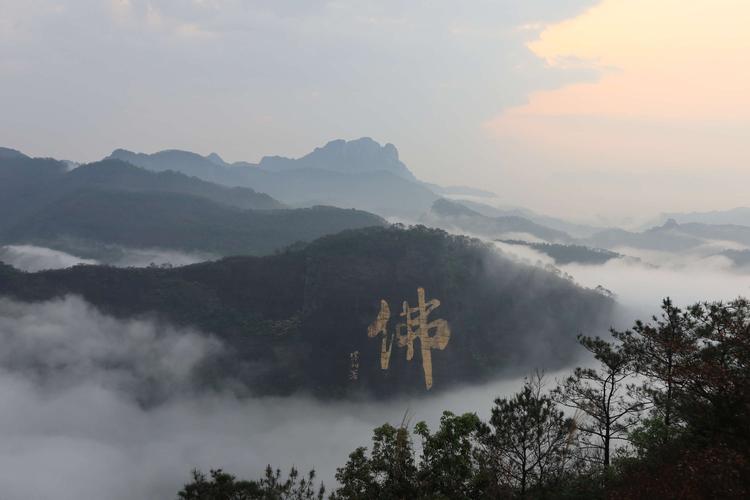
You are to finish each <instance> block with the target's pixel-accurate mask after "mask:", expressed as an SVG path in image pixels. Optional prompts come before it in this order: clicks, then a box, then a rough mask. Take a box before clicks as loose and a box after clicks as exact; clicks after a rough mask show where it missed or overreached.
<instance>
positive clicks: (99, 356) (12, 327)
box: [0, 297, 518, 500]
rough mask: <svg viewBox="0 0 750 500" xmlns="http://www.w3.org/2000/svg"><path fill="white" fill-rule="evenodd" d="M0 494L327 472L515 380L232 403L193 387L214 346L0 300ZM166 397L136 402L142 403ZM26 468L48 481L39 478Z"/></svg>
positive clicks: (201, 339) (149, 327)
mask: <svg viewBox="0 0 750 500" xmlns="http://www.w3.org/2000/svg"><path fill="white" fill-rule="evenodd" d="M0 337H1V341H2V342H3V345H4V350H3V353H2V355H1V356H0V373H1V374H2V376H1V377H0V397H1V398H2V400H3V402H4V405H3V407H4V411H3V412H2V414H0V438H1V439H2V442H3V443H4V446H3V447H2V448H1V449H0V484H3V493H4V498H7V499H11V500H12V499H21V498H53V497H54V498H58V499H63V500H66V499H80V498H108V499H123V500H124V499H132V498H143V499H157V498H158V499H164V498H172V497H173V496H175V494H176V492H177V490H178V489H179V487H180V486H181V484H182V483H183V482H185V481H187V480H188V477H189V473H190V470H191V469H192V468H195V467H199V468H202V469H208V468H215V467H223V468H225V469H226V470H229V471H232V472H235V473H237V474H240V475H242V476H248V477H252V476H257V475H259V474H260V473H261V472H262V469H263V468H264V467H265V465H266V464H267V463H269V462H270V463H272V464H274V465H277V466H280V467H283V468H288V467H289V466H291V465H296V466H298V467H301V468H309V467H313V466H315V467H316V468H317V470H318V471H319V475H320V477H321V478H322V479H323V480H325V482H326V483H327V484H328V485H329V486H331V485H332V484H333V474H334V473H335V468H336V466H339V465H342V464H343V463H344V462H345V460H346V457H347V455H348V453H349V452H351V451H353V450H354V448H356V447H357V446H359V445H365V444H368V443H367V441H368V440H369V436H370V435H371V431H372V429H373V428H374V427H375V426H377V425H380V424H382V423H383V422H386V421H390V422H392V423H394V424H398V423H399V422H400V421H401V418H402V417H403V415H404V413H405V412H407V411H408V414H409V417H410V418H411V420H412V422H416V421H418V420H427V421H428V422H433V423H434V422H436V421H437V419H438V418H439V416H440V413H441V411H442V410H443V409H451V410H453V411H457V412H463V411H478V412H480V413H482V414H485V415H486V414H487V413H488V411H489V408H490V403H491V399H492V398H493V397H494V395H497V394H504V393H508V392H510V391H512V390H513V389H515V388H516V387H517V386H518V381H508V382H498V383H495V384H491V385H489V386H485V387H473V388H463V389H457V390H455V391H452V392H448V393H443V394H441V395H440V396H439V397H435V398H432V399H427V400H411V401H409V400H397V401H391V402H389V403H388V404H380V403H376V402H368V403H358V402H347V403H336V404H330V403H326V402H319V401H315V400H313V399H310V398H308V397H305V396H298V397H289V398H262V399H245V400H241V399H238V398H236V397H234V396H233V395H232V394H230V393H215V392H200V391H198V390H196V389H194V388H193V387H192V386H191V385H190V381H191V376H192V374H193V371H194V370H195V369H197V367H198V366H199V365H200V363H201V361H202V360H204V359H206V358H208V357H210V356H212V355H214V354H215V353H217V352H218V351H219V350H220V349H221V344H220V343H219V342H218V341H217V340H215V339H213V338H211V337H210V336H207V335H204V334H199V333H198V332H195V331H185V330H176V329H173V328H171V327H168V326H166V325H162V324H157V323H154V322H152V321H147V320H142V319H140V320H128V321H120V320H115V319H113V318H110V317H107V316H104V315H102V314H100V313H99V312H97V311H96V310H94V309H93V308H92V307H90V306H89V305H87V304H86V303H85V302H83V301H82V300H80V299H77V298H74V297H68V298H65V299H61V300H56V301H50V302H46V303H37V304H23V303H17V302H13V301H8V300H5V299H3V300H0ZM153 391H157V392H158V393H159V394H160V395H161V396H162V399H161V400H160V401H159V402H158V403H157V404H146V405H144V404H143V403H142V401H141V399H142V395H143V394H144V392H147V393H150V392H153ZM31 471H37V472H39V471H43V473H42V474H37V475H36V476H35V477H34V478H32V476H31Z"/></svg>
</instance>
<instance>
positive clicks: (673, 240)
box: [586, 219, 750, 252]
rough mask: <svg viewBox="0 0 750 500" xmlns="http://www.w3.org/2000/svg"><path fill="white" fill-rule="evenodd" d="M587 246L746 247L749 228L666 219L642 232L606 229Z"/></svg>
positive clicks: (680, 249)
mask: <svg viewBox="0 0 750 500" xmlns="http://www.w3.org/2000/svg"><path fill="white" fill-rule="evenodd" d="M586 242H587V244H589V245H591V246H596V247H600V248H608V249H614V248H621V247H631V248H639V249H644V250H659V251H666V252H684V251H689V250H692V249H697V248H699V247H701V246H704V245H706V244H709V243H714V244H718V245H720V244H722V242H723V243H724V244H731V243H733V244H738V245H750V227H748V226H739V225H730V224H722V225H715V224H703V223H694V222H691V223H684V224H679V223H678V222H677V221H675V220H674V219H670V220H668V221H667V222H665V223H664V224H663V225H661V226H656V227H652V228H651V229H647V230H646V231H642V232H631V231H625V230H623V229H608V230H605V231H601V232H599V233H596V234H594V235H593V236H592V237H591V238H589V239H588V240H586Z"/></svg>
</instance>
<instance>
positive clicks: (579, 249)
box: [500, 240, 625, 265]
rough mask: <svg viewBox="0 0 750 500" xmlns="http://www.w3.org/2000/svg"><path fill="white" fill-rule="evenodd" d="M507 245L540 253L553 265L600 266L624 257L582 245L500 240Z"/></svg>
mask: <svg viewBox="0 0 750 500" xmlns="http://www.w3.org/2000/svg"><path fill="white" fill-rule="evenodd" d="M500 241H502V242H503V243H507V244H509V245H521V246H526V247H529V248H531V249H533V250H536V251H537V252H541V253H543V254H545V255H547V256H549V257H552V259H554V261H555V264H558V265H565V264H586V265H601V264H605V263H607V262H609V261H610V260H612V259H621V258H623V257H625V256H624V255H621V254H619V253H616V252H611V251H609V250H605V249H603V248H589V247H586V246H583V245H561V244H559V243H529V242H527V241H520V240H500Z"/></svg>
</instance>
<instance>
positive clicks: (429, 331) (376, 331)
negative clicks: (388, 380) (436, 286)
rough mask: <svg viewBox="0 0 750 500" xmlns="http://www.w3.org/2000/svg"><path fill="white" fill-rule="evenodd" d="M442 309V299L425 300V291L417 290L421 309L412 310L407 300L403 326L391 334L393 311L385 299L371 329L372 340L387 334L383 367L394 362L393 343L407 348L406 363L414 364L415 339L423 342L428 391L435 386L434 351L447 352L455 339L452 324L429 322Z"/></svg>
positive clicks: (369, 330)
mask: <svg viewBox="0 0 750 500" xmlns="http://www.w3.org/2000/svg"><path fill="white" fill-rule="evenodd" d="M439 306H440V301H439V300H438V299H431V300H426V299H425V292H424V288H418V289H417V306H416V307H410V306H409V303H408V302H406V301H404V303H403V307H402V311H401V315H400V316H401V317H402V318H404V320H403V323H399V324H397V325H396V330H395V332H394V333H389V332H388V321H389V320H390V318H391V310H390V307H388V303H387V302H386V301H385V300H381V301H380V312H379V313H378V317H377V318H376V319H375V321H374V322H373V323H372V324H371V325H370V326H369V327H368V328H367V335H368V336H369V337H377V336H378V335H380V334H381V333H382V334H383V339H382V344H381V348H380V368H382V369H383V370H387V369H388V365H389V363H390V359H391V350H392V348H393V341H394V340H396V342H397V343H398V346H399V347H406V360H407V361H411V360H412V358H413V357H414V340H415V339H419V347H420V351H421V354H422V369H423V370H424V383H425V387H426V388H427V390H429V389H430V388H431V387H432V349H440V350H441V351H442V350H443V349H445V346H447V345H448V341H449V340H450V337H451V330H450V327H449V326H448V322H447V321H445V320H444V319H436V320H433V321H428V319H429V318H428V316H429V315H430V313H431V312H432V311H434V310H435V309H437V308H438V307H439Z"/></svg>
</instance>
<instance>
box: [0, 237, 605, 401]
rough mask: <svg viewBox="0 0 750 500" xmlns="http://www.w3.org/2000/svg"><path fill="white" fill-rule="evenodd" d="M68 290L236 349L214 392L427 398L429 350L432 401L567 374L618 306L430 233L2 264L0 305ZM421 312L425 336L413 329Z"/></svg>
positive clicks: (215, 371)
mask: <svg viewBox="0 0 750 500" xmlns="http://www.w3.org/2000/svg"><path fill="white" fill-rule="evenodd" d="M419 290H422V291H419ZM66 294H75V295H77V296H80V297H82V298H84V299H85V300H86V301H88V302H90V303H92V304H93V305H94V306H96V307H97V308H99V309H101V310H102V311H104V312H106V313H108V314H113V315H115V316H120V317H134V316H140V315H143V314H150V315H152V316H154V317H156V318H160V319H164V320H166V321H169V322H170V323H174V324H177V325H186V326H192V327H195V328H199V329H200V330H202V331H205V332H210V333H212V334H214V335H216V336H217V337H218V338H220V339H221V340H222V341H224V343H225V344H226V346H227V349H226V350H225V352H224V354H223V357H222V358H221V359H220V360H219V362H218V363H216V364H214V365H211V366H207V367H205V372H204V375H203V379H204V382H205V383H206V384H216V386H217V387H221V388H225V387H227V383H226V381H227V380H231V381H232V382H233V383H232V386H233V387H244V388H246V390H247V391H248V392H249V393H252V394H290V393H293V392H297V391H305V392H308V393H313V394H315V395H317V396H321V397H349V396H353V395H360V396H375V397H381V398H382V397H392V396H396V395H399V394H404V393H414V394H423V393H425V392H426V389H427V387H428V386H427V378H426V368H425V367H426V366H427V365H425V363H426V355H424V354H423V351H424V350H425V346H428V345H429V346H431V347H432V348H429V349H427V351H428V352H429V357H430V361H429V367H430V368H431V370H430V373H431V375H432V383H433V385H432V388H431V390H433V391H440V390H442V389H445V388H448V387H450V386H452V385H454V384H456V383H462V382H473V381H482V380H487V379H489V378H491V377H495V376H498V375H502V374H505V375H520V374H525V373H527V372H528V371H529V370H531V369H533V368H535V367H537V368H538V367H545V368H547V369H551V370H552V369H556V368H560V367H562V366H567V365H569V364H570V363H572V362H573V361H574V360H575V357H576V356H577V354H578V348H577V343H576V339H575V335H576V334H578V333H588V334H594V333H597V332H599V331H601V330H602V329H604V328H606V327H608V326H609V325H610V323H611V314H612V311H613V306H614V302H613V301H612V300H611V299H610V298H608V297H606V296H604V295H602V294H600V293H597V292H595V291H592V290H587V289H583V288H580V287H578V286H577V285H575V284H574V283H573V282H572V281H569V280H566V279H563V278H561V277H559V276H557V275H555V274H553V273H550V272H547V271H545V270H543V269H540V268H536V267H532V266H525V265H521V264H518V263H515V262H514V261H511V260H510V259H508V258H505V257H503V256H502V255H500V254H499V253H498V252H496V251H494V250H493V249H492V248H491V247H490V246H489V245H487V244H483V243H481V242H479V241H477V240H471V239H469V238H466V237H455V236H450V235H448V234H446V233H444V232H442V231H439V230H435V229H428V228H425V227H416V228H412V229H408V230H407V229H400V228H398V227H389V228H378V227H374V228H366V229H359V230H350V231H344V232H342V233H339V234H336V235H333V236H326V237H324V238H322V239H319V240H317V241H315V242H313V243H311V244H309V245H306V246H304V247H300V248H297V249H294V250H289V251H285V252H282V253H279V254H275V255H271V256H266V257H233V258H228V259H224V260H220V261H216V262H207V263H202V264H196V265H191V266H186V267H179V268H173V269H160V268H147V269H118V268H114V267H100V266H79V267H73V268H69V269H64V270H59V271H45V272H40V273H35V274H31V273H22V272H20V271H16V270H14V269H13V268H11V267H9V266H3V265H1V264H0V295H6V296H10V297H13V298H15V299H17V300H24V301H40V300H49V299H52V298H55V297H60V296H63V295H66ZM420 294H423V295H421V298H420ZM420 300H421V301H422V302H420ZM435 300H437V302H434V301H435ZM404 301H406V302H408V304H409V306H408V307H410V308H413V309H412V312H411V313H410V317H411V318H412V323H411V327H410V328H411V329H412V330H413V331H414V332H416V334H418V335H419V337H417V338H415V339H412V341H411V342H413V343H414V345H413V347H414V351H415V352H414V358H413V359H412V360H411V361H409V360H407V356H406V346H407V342H409V341H408V340H405V342H402V341H401V340H398V339H397V338H396V336H397V335H402V336H404V339H406V338H407V336H406V334H405V333H404V332H403V330H402V327H399V326H397V325H398V324H399V323H400V322H403V321H404V319H403V317H402V315H401V313H402V304H403V303H404ZM384 304H385V305H384ZM420 304H422V306H421V307H423V308H424V314H425V315H428V316H429V317H428V318H427V319H428V320H429V321H428V323H429V326H430V328H429V330H428V331H427V332H422V331H421V330H418V328H417V327H416V326H415V325H416V324H417V323H416V322H417V319H418V315H419V314H420V313H419V310H420V309H419V308H420ZM379 318H380V319H381V320H382V323H378V321H377V320H378V319H379ZM438 320H440V321H438ZM423 334H424V335H429V336H430V337H431V338H436V337H440V341H438V340H429V341H428V338H427V337H422V335H423ZM420 339H421V340H420ZM402 340H403V339H402ZM384 346H385V347H384ZM389 346H390V347H389ZM385 352H388V353H390V354H389V355H388V356H387V359H388V363H387V364H385V365H384V364H383V359H384V358H383V356H382V355H381V354H382V353H385Z"/></svg>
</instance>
